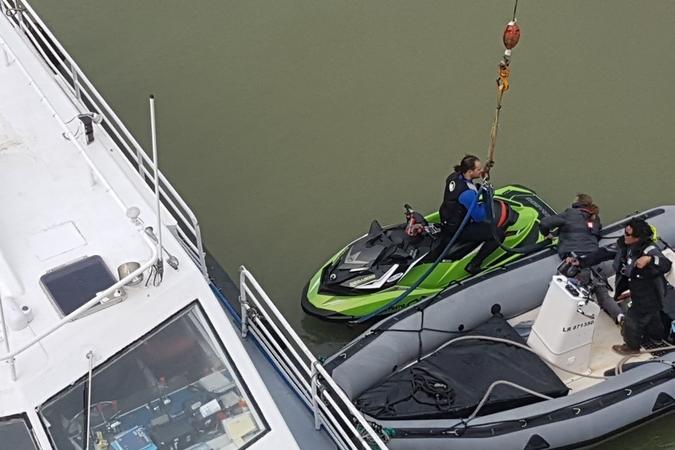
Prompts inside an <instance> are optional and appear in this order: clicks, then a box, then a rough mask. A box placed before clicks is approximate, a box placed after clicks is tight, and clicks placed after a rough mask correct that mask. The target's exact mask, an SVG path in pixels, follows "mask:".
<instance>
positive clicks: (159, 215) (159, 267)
mask: <svg viewBox="0 0 675 450" xmlns="http://www.w3.org/2000/svg"><path fill="white" fill-rule="evenodd" d="M150 129H151V132H152V162H153V165H154V171H155V200H156V202H157V254H158V255H159V257H158V258H157V275H159V281H160V282H161V279H162V272H163V266H162V265H163V261H164V253H163V251H162V205H161V203H160V199H159V161H158V159H157V127H156V125H155V96H154V95H151V96H150ZM157 284H159V283H157Z"/></svg>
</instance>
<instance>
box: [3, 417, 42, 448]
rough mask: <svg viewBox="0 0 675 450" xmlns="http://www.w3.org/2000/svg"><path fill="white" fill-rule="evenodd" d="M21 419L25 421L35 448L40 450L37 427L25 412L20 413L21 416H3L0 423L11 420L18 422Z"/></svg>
mask: <svg viewBox="0 0 675 450" xmlns="http://www.w3.org/2000/svg"><path fill="white" fill-rule="evenodd" d="M16 419H20V420H23V423H24V425H25V426H26V429H27V430H28V435H29V436H30V438H31V440H32V442H33V446H34V447H35V448H36V449H37V450H40V449H41V448H42V447H41V446H40V442H39V441H38V439H37V436H35V427H34V426H33V424H32V423H31V421H30V418H29V417H28V414H26V413H25V412H22V413H19V414H10V415H9V416H2V417H0V423H2V422H8V421H10V420H16Z"/></svg>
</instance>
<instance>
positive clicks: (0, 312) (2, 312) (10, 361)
mask: <svg viewBox="0 0 675 450" xmlns="http://www.w3.org/2000/svg"><path fill="white" fill-rule="evenodd" d="M0 320H1V321H2V339H3V340H4V341H5V353H6V354H7V355H10V354H11V349H10V347H9V336H8V335H7V322H6V321H5V308H4V306H3V304H2V297H0ZM7 363H8V364H9V370H10V372H11V375H12V381H16V365H15V364H14V358H9V359H8V360H7Z"/></svg>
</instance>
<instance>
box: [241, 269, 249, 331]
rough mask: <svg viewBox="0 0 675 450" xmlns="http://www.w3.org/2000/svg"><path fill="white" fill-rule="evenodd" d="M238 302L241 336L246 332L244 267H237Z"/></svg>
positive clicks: (246, 311) (246, 304)
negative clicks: (239, 306)
mask: <svg viewBox="0 0 675 450" xmlns="http://www.w3.org/2000/svg"><path fill="white" fill-rule="evenodd" d="M239 304H240V305H241V337H243V338H245V337H246V335H247V334H248V300H247V299H246V269H245V268H244V266H241V267H239Z"/></svg>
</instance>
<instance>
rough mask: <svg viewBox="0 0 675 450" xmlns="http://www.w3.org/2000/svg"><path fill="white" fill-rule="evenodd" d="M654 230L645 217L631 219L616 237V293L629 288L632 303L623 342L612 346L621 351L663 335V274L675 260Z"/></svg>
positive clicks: (633, 351) (635, 348) (632, 350)
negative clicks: (667, 254)
mask: <svg viewBox="0 0 675 450" xmlns="http://www.w3.org/2000/svg"><path fill="white" fill-rule="evenodd" d="M652 235H653V231H652V229H651V227H650V226H649V224H648V223H647V222H646V221H644V220H643V219H638V218H634V219H631V220H630V221H629V222H628V224H627V225H626V227H625V228H624V235H623V237H620V238H619V239H618V241H617V253H616V257H615V258H614V270H615V271H616V284H615V286H616V289H615V291H616V292H617V293H620V292H622V291H624V290H625V289H626V288H628V289H630V296H631V307H630V308H629V309H628V313H627V314H626V321H625V324H624V327H623V339H624V344H622V345H614V346H612V349H613V350H614V351H615V352H617V353H619V354H622V355H630V354H636V353H638V352H639V350H640V345H641V344H642V341H643V339H644V338H645V337H652V338H656V339H659V338H662V337H663V334H664V329H663V323H662V321H661V309H662V308H663V299H664V297H665V295H666V279H665V277H664V275H665V274H666V273H668V272H669V271H670V268H671V266H672V263H671V262H670V260H669V259H668V258H666V257H665V256H663V254H662V253H661V251H660V250H659V248H658V247H657V246H656V245H655V244H654V241H653V240H652Z"/></svg>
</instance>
